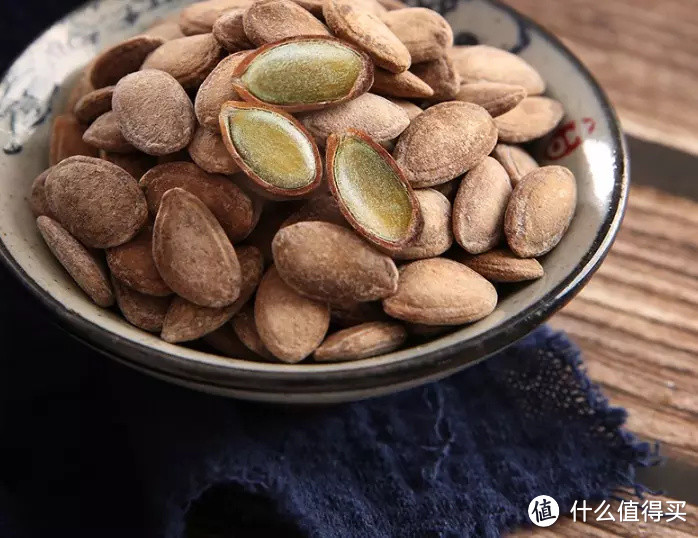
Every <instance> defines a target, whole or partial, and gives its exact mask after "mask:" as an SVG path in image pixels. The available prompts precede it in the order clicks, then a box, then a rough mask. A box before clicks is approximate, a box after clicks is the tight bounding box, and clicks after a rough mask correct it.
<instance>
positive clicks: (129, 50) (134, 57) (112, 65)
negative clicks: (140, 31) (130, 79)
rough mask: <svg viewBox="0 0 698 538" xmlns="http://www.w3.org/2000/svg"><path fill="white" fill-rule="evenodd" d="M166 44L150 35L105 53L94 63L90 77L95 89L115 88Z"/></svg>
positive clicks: (125, 42)
mask: <svg viewBox="0 0 698 538" xmlns="http://www.w3.org/2000/svg"><path fill="white" fill-rule="evenodd" d="M164 42H165V40H164V39H161V38H159V37H153V36H149V35H138V36H135V37H132V38H130V39H127V40H126V41H122V42H121V43H118V44H117V45H114V46H113V47H111V48H109V49H107V50H105V51H103V52H102V53H101V54H100V55H99V56H97V58H96V59H95V60H94V61H93V62H92V64H91V65H90V68H89V71H88V73H89V77H90V82H91V83H92V87H93V88H94V89H99V88H104V87H106V86H113V85H115V84H116V83H117V82H119V80H121V79H122V78H123V77H125V76H126V75H128V74H129V73H133V72H134V71H138V69H139V68H140V67H141V65H142V64H143V61H144V60H145V59H146V58H147V57H148V55H149V54H150V53H151V52H153V51H154V50H155V49H157V48H158V47H159V46H160V45H162V44H163V43H164Z"/></svg>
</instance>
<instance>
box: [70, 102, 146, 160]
mask: <svg viewBox="0 0 698 538" xmlns="http://www.w3.org/2000/svg"><path fill="white" fill-rule="evenodd" d="M82 139H83V140H84V141H85V142H87V143H88V144H90V145H91V146H94V147H96V148H99V149H103V150H105V151H111V152H114V153H131V152H133V151H136V148H134V147H133V146H132V145H131V144H129V143H128V141H127V140H126V139H125V138H124V135H123V134H121V128H120V127H119V120H118V118H117V117H116V114H114V112H111V111H110V112H107V113H105V114H102V115H101V116H100V117H99V118H97V119H96V120H95V121H94V122H93V123H92V125H90V126H89V127H88V128H87V130H86V131H85V134H83V135H82Z"/></svg>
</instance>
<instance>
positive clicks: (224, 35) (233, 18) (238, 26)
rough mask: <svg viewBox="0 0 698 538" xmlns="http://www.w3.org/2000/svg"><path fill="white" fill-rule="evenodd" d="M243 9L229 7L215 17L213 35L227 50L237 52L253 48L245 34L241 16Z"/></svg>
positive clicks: (243, 12) (243, 13)
mask: <svg viewBox="0 0 698 538" xmlns="http://www.w3.org/2000/svg"><path fill="white" fill-rule="evenodd" d="M245 12H246V10H245V9H231V10H230V11H226V12H225V13H223V15H221V16H220V17H218V19H216V22H215V24H214V25H213V37H215V38H216V41H218V43H220V45H221V46H222V47H223V48H224V49H226V50H227V51H228V52H238V51H241V50H248V49H252V48H254V45H253V44H252V43H250V40H249V39H248V37H247V34H245V27H244V25H243V16H244V15H245Z"/></svg>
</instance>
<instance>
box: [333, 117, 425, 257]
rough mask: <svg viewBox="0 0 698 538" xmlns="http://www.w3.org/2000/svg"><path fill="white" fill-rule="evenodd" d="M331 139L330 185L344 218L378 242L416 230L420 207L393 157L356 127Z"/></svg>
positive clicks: (404, 238) (390, 242)
mask: <svg viewBox="0 0 698 538" xmlns="http://www.w3.org/2000/svg"><path fill="white" fill-rule="evenodd" d="M331 138H332V143H331V144H329V143H328V157H327V159H328V170H330V188H331V189H332V192H333V194H334V195H335V197H336V198H337V200H338V202H339V204H340V208H341V209H342V210H343V212H344V213H345V214H346V213H348V215H346V216H347V219H348V220H349V222H350V223H351V224H352V225H353V226H354V228H356V230H357V231H358V232H359V233H361V234H362V235H364V236H366V237H367V238H368V239H369V240H371V241H373V242H375V243H377V244H380V245H382V246H387V247H390V246H396V245H403V244H405V243H407V242H409V241H410V240H411V239H412V238H414V237H415V235H416V234H417V232H418V227H419V222H418V220H419V217H418V215H419V212H418V209H417V202H416V200H415V198H414V195H413V193H412V190H411V188H410V187H409V185H408V183H407V181H406V180H405V179H404V177H403V176H402V175H401V172H400V170H399V168H398V167H397V165H396V164H395V162H394V161H393V159H392V157H390V155H389V154H388V153H387V152H386V151H385V150H383V149H382V148H381V147H380V146H379V145H378V144H377V143H375V142H373V141H372V140H371V139H370V138H369V137H368V135H366V134H365V133H362V132H360V131H354V130H350V131H348V132H346V133H344V134H342V135H339V136H337V135H332V137H331Z"/></svg>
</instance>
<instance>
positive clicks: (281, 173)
mask: <svg viewBox="0 0 698 538" xmlns="http://www.w3.org/2000/svg"><path fill="white" fill-rule="evenodd" d="M221 127H222V129H223V132H224V133H225V136H224V141H225V143H226V147H227V148H228V150H229V151H230V153H231V154H232V156H233V158H234V159H235V160H236V162H237V163H238V164H239V165H240V167H241V168H242V169H243V171H244V172H245V173H246V174H247V175H248V176H249V177H250V178H251V179H253V180H254V181H256V182H257V183H258V184H261V186H263V187H264V186H265V185H266V186H268V187H271V188H272V189H277V190H279V189H280V190H283V191H293V190H297V189H303V190H306V188H307V187H309V186H312V185H313V184H314V183H317V182H319V180H320V179H321V176H322V165H321V162H320V156H319V152H318V149H317V146H316V145H315V143H314V142H313V141H312V140H311V138H310V135H308V134H307V132H306V131H305V130H304V129H303V127H302V126H301V125H300V124H299V123H298V122H297V121H296V120H294V119H293V118H292V117H291V116H288V115H287V114H284V113H282V112H281V111H278V110H274V109H272V108H271V107H267V106H263V105H251V104H249V103H239V102H235V101H231V102H228V103H226V104H225V105H223V109H222V110H221Z"/></svg>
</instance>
